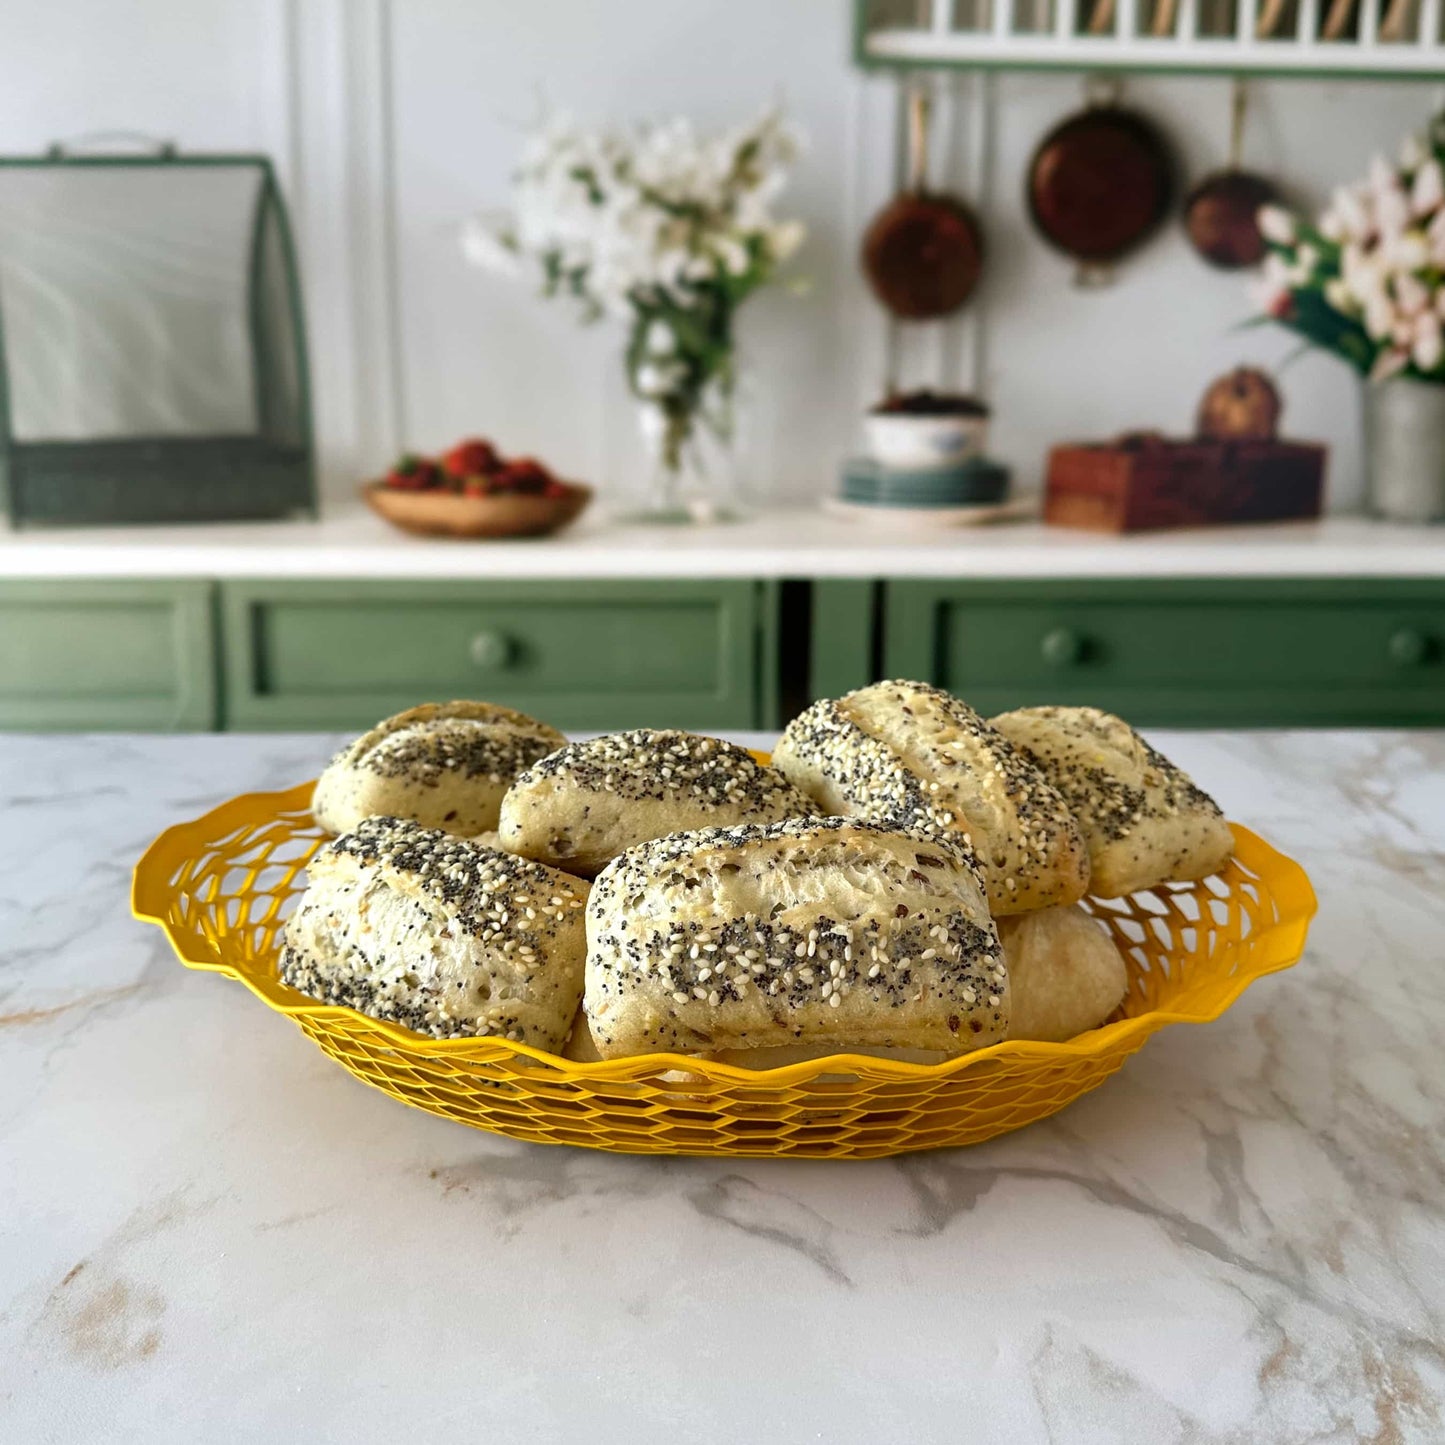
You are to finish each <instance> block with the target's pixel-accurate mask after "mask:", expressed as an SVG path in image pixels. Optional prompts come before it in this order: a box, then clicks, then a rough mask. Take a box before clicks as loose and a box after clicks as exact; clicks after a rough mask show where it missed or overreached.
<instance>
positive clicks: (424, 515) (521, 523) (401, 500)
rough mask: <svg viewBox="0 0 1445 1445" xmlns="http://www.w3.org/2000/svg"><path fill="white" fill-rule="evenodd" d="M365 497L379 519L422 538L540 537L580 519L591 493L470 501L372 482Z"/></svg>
mask: <svg viewBox="0 0 1445 1445" xmlns="http://www.w3.org/2000/svg"><path fill="white" fill-rule="evenodd" d="M361 495H362V496H363V497H364V498H365V499H366V505H367V506H368V507H370V508H371V510H372V511H373V512H375V513H376V514H377V516H379V517H385V518H386V520H387V521H388V522H390V523H391V524H392V525H393V526H396V527H400V528H401V529H402V530H403V531H404V532H416V533H419V534H420V535H421V536H424V537H540V536H543V535H544V534H546V533H548V532H556V531H559V530H560V529H561V528H563V527H565V526H566V525H567V524H568V523H569V522H571V521H574V520H576V518H577V517H578V516H580V515H581V513H582V511H583V510H584V509H585V508H586V506H587V504H588V502H590V501H591V500H592V488H591V487H584V486H582V485H580V484H579V483H577V482H572V483H569V490H568V491H567V493H566V495H565V496H561V497H538V496H528V495H526V494H524V493H520V492H506V493H500V494H498V495H496V496H490V497H469V496H466V495H465V494H463V493H461V492H444V491H425V492H407V491H402V490H400V489H399V488H396V487H388V486H386V485H384V484H383V483H381V482H372V483H370V484H369V485H367V486H365V487H363V488H362V489H361Z"/></svg>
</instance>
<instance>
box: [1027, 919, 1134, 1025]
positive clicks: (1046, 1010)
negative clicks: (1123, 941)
mask: <svg viewBox="0 0 1445 1445" xmlns="http://www.w3.org/2000/svg"><path fill="white" fill-rule="evenodd" d="M998 936H999V939H1000V940H1001V941H1002V943H1003V956H1004V962H1005V963H1006V964H1007V965H1008V978H1009V989H1010V992H1011V993H1012V995H1013V1014H1012V1017H1011V1019H1010V1021H1009V1030H1008V1036H1009V1038H1011V1039H1038V1040H1042V1041H1043V1042H1046V1043H1064V1042H1066V1041H1067V1040H1068V1039H1072V1038H1074V1037H1076V1036H1077V1035H1079V1034H1082V1033H1086V1032H1087V1031H1088V1030H1089V1029H1095V1028H1098V1026H1099V1025H1100V1024H1101V1023H1103V1022H1104V1020H1105V1019H1106V1018H1108V1017H1109V1015H1110V1014H1111V1013H1113V1012H1114V1010H1115V1009H1116V1008H1118V1007H1119V1005H1120V1004H1121V1003H1122V1002H1123V1001H1124V995H1125V993H1126V992H1128V988H1129V971H1128V968H1127V967H1126V965H1125V963H1124V957H1123V955H1122V954H1121V953H1120V952H1119V950H1118V949H1117V948H1116V947H1115V946H1114V940H1113V939H1112V938H1111V937H1110V936H1109V934H1108V931H1107V930H1106V929H1105V928H1104V926H1103V925H1102V924H1101V923H1098V922H1097V921H1096V920H1095V919H1093V918H1091V917H1090V916H1089V915H1088V914H1087V913H1085V912H1084V910H1083V909H1082V908H1080V907H1078V906H1077V905H1075V906H1073V907H1071V908H1045V909H1042V910H1041V911H1040V912H1038V913H1024V914H1021V915H1020V916H1019V917H1017V918H1004V919H1001V920H1000V922H999V925H998Z"/></svg>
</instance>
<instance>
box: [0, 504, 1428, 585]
mask: <svg viewBox="0 0 1445 1445" xmlns="http://www.w3.org/2000/svg"><path fill="white" fill-rule="evenodd" d="M1317 576H1357V577H1445V528H1442V527H1435V528H1430V527H1403V526H1394V525H1390V524H1387V523H1381V522H1374V521H1370V520H1367V519H1364V518H1360V517H1332V518H1327V519H1325V520H1324V521H1321V522H1285V523H1271V524H1266V525H1262V526H1251V527H1215V528H1208V529H1202V530H1199V531H1188V532H1162V533H1152V534H1144V535H1135V536H1131V537H1109V536H1100V535H1097V534H1093V533H1087V532H1075V531H1064V530H1061V529H1059V528H1054V527H1045V526H1043V525H1042V524H1040V523H1038V522H1010V523H998V524H995V525H991V526H984V527H952V528H939V529H937V530H934V531H931V532H922V533H920V532H918V531H907V532H899V531H896V530H894V531H890V530H889V529H888V527H887V526H885V525H883V524H879V525H877V526H875V527H871V528H870V527H867V526H864V525H861V524H860V523H857V522H854V521H850V520H844V519H840V518H835V517H829V516H825V515H824V514H823V513H822V512H820V511H816V510H814V511H801V510H795V511H779V512H770V513H763V514H761V515H758V516H756V517H753V518H750V519H749V520H747V521H743V522H737V523H731V524H721V525H716V526H704V527H645V526H637V525H618V524H614V523H609V522H607V521H606V520H605V519H604V518H602V517H600V516H598V517H592V516H588V517H584V518H583V519H582V521H581V522H580V523H578V524H577V525H576V526H575V527H573V528H571V529H570V530H568V531H566V532H564V533H562V534H561V535H560V536H558V537H555V538H544V539H537V540H528V541H518V542H456V541H450V540H445V539H426V538H416V537H409V536H407V535H406V534H404V533H402V532H398V531H395V530H394V529H393V528H391V527H389V526H387V524H386V523H384V522H382V521H381V520H380V519H379V518H377V517H374V516H372V515H371V514H370V513H369V512H365V511H362V510H360V509H357V510H353V511H349V512H348V511H343V512H338V513H335V514H333V515H329V516H326V517H324V518H323V519H322V520H321V521H319V522H304V521H296V522H260V523H254V522H252V523H248V522H227V523H209V524H200V525H196V526H188V527H114V528H105V529H92V530H84V531H69V530H65V531H61V530H55V531H39V532H36V531H32V532H21V533H14V532H4V533H0V578H7V577H433V578H464V577H471V578H520V577H540V578H556V577H566V578H577V577H587V578H593V577H596V578H601V577H610V578H628V577H800V578H810V577H1317Z"/></svg>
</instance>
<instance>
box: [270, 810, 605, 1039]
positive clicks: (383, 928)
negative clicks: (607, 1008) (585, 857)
mask: <svg viewBox="0 0 1445 1445" xmlns="http://www.w3.org/2000/svg"><path fill="white" fill-rule="evenodd" d="M586 903H587V884H585V883H583V882H581V881H579V880H578V879H576V878H572V877H569V876H568V875H567V874H565V873H559V872H557V871H556V870H555V869H552V868H548V867H545V866H544V865H543V864H540V863H532V862H529V861H527V860H526V859H522V858H513V857H512V856H511V855H510V854H507V853H498V852H494V851H492V850H490V849H485V848H478V847H476V846H475V845H474V844H471V843H468V842H466V841H465V840H464V839H461V838H453V837H450V836H449V835H447V834H446V833H443V832H441V831H440V830H438V829H434V828H423V827H421V826H420V825H418V824H416V823H414V822H411V821H409V820H404V819H400V818H368V819H366V820H365V821H364V822H363V823H361V824H360V826H358V827H357V828H356V829H355V830H354V831H353V832H350V833H346V834H343V835H342V836H341V837H340V838H337V839H335V840H334V841H332V842H331V843H329V844H328V845H327V846H326V847H325V848H323V849H322V850H321V852H320V853H318V854H317V855H316V857H315V858H313V859H312V860H311V864H310V868H309V879H308V883H307V886H306V891H305V892H304V893H303V894H302V895H301V901H300V903H299V904H298V905H297V908H296V911H295V913H293V914H292V915H291V917H290V918H289V919H288V920H287V922H286V929H285V934H284V938H283V944H282V952H281V978H282V980H283V981H284V982H286V983H289V984H290V985H291V987H292V988H297V989H300V990H301V992H302V993H307V994H310V995H311V996H312V997H313V998H317V999H320V1000H322V1002H324V1003H333V1004H343V1005H345V1006H346V1007H347V1008H354V1009H357V1010H359V1011H360V1012H361V1013H365V1014H370V1015H371V1016H372V1017H373V1018H379V1019H387V1020H389V1021H391V1022H393V1023H399V1024H402V1025H403V1026H404V1027H406V1028H409V1029H413V1030H415V1031H416V1032H417V1033H422V1034H430V1035H432V1037H433V1038H439V1039H448V1038H459V1037H464V1036H468V1035H498V1034H499V1035H502V1036H503V1037H505V1038H508V1039H512V1040H515V1041H516V1042H518V1043H525V1044H531V1045H533V1046H534V1047H536V1048H539V1049H546V1050H548V1051H555V1050H557V1049H558V1048H560V1047H561V1046H562V1043H563V1041H564V1040H565V1039H566V1037H567V1032H568V1030H569V1028H570V1027H571V1025H572V1018H573V1015H574V1014H575V1013H576V1011H577V1004H578V1001H579V1000H580V998H581V995H582V978H583V964H584V960H585V956H586V948H587V943H586V925H585V921H584V909H585V907H586Z"/></svg>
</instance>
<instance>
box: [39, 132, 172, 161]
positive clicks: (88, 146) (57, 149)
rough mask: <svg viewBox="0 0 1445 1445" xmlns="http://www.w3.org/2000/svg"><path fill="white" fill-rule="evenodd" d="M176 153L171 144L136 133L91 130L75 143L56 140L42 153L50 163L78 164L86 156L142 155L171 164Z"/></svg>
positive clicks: (78, 137)
mask: <svg viewBox="0 0 1445 1445" xmlns="http://www.w3.org/2000/svg"><path fill="white" fill-rule="evenodd" d="M175 153H176V143H175V141H173V140H161V139H160V137H159V136H153V135H146V134H144V133H143V132H142V131H138V130H91V131H86V133H85V134H84V135H78V136H76V137H75V139H74V140H57V141H52V142H51V143H50V146H49V149H47V151H46V152H45V154H46V155H47V156H49V157H50V159H51V160H53V161H66V160H79V159H81V158H83V157H85V156H109V155H121V156H127V155H142V156H155V157H156V158H157V159H159V160H170V159H171V158H172V157H173V156H174V155H175Z"/></svg>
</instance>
